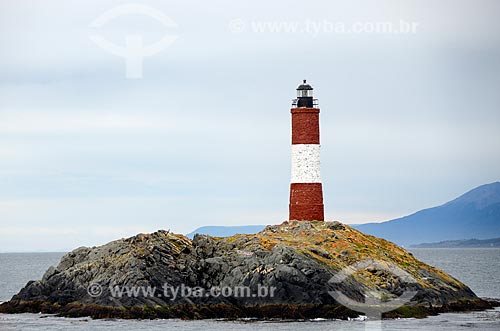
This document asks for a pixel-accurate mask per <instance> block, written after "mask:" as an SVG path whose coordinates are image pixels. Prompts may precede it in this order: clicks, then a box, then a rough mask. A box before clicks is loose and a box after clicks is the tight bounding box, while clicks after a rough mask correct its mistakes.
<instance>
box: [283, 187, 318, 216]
mask: <svg viewBox="0 0 500 331" xmlns="http://www.w3.org/2000/svg"><path fill="white" fill-rule="evenodd" d="M289 219H290V220H298V221H324V220H325V213H324V206H323V188H322V185H321V183H292V184H291V185H290V205H289Z"/></svg>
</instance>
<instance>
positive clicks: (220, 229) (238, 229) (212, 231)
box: [186, 225, 266, 239]
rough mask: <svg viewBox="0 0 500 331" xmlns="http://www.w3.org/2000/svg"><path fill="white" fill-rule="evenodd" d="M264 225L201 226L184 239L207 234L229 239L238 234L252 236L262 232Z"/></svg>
mask: <svg viewBox="0 0 500 331" xmlns="http://www.w3.org/2000/svg"><path fill="white" fill-rule="evenodd" d="M265 227H266V226H265V225H241V226H202V227H201V228H198V229H196V230H194V231H193V232H190V233H188V234H186V237H188V238H191V239H192V238H193V237H194V235H195V234H197V233H199V234H208V235H211V236H215V237H229V236H232V235H235V234H238V233H244V234H253V233H257V232H260V231H262V230H264V228H265Z"/></svg>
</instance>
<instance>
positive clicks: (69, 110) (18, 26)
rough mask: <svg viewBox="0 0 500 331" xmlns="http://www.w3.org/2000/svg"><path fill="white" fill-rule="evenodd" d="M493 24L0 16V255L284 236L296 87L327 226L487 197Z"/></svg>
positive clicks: (167, 10) (98, 4) (27, 11)
mask: <svg viewBox="0 0 500 331" xmlns="http://www.w3.org/2000/svg"><path fill="white" fill-rule="evenodd" d="M499 13H500V2H498V1H495V0H474V1H472V0H470V1H463V0H458V1H449V0H444V1H430V0H429V1H428V0H423V1H400V0H393V1H388V0H385V1H359V0H354V1H315V0H312V1H307V2H304V1H294V0H287V1H284V0H279V1H272V2H270V1H262V0H252V1H234V0H233V1H226V0H213V1H193V0H188V1H182V2H181V1H177V2H173V1H153V0H150V1H137V2H130V3H129V2H126V1H102V0H101V1H85V4H84V3H83V2H81V1H71V0H52V1H43V2H42V1H38V0H31V1H28V0H15V1H14V0H0V45H1V51H0V251H1V252H9V251H67V250H71V249H73V248H76V247H79V246H93V245H100V244H104V243H106V242H108V241H110V240H114V239H118V238H121V237H127V236H132V235H135V234H137V233H140V232H142V233H148V232H153V231H156V230H158V229H170V230H171V231H174V232H177V233H187V232H190V231H192V230H193V229H195V228H197V227H200V226H204V225H246V224H277V223H281V222H282V221H284V220H286V218H287V216H288V199H289V184H290V107H291V100H292V98H294V97H295V93H296V92H295V88H296V87H297V85H298V84H299V83H300V82H301V81H302V79H307V80H308V82H309V83H310V84H311V85H313V87H314V93H315V97H317V98H318V99H319V105H320V108H321V119H320V120H321V124H320V127H321V145H322V147H321V148H322V156H321V158H322V159H321V162H322V163H321V171H322V181H323V190H324V202H325V216H326V219H328V220H340V221H342V222H345V223H365V222H379V221H385V220H389V219H392V218H396V217H400V216H403V215H408V214H411V213H413V212H415V211H418V210H420V209H423V208H428V207H432V206H436V205H439V204H442V203H444V202H446V201H449V200H451V199H453V198H455V197H457V196H459V195H460V194H463V193H465V192H466V191H468V190H470V189H472V188H474V187H476V186H479V185H482V184H485V183H490V182H495V181H498V180H499V179H500V167H499V164H500V93H499V92H500V19H499V16H500V14H499ZM387 23H389V24H392V25H391V28H390V29H382V28H380V27H378V28H377V24H378V25H379V26H380V24H383V25H384V26H387ZM408 24H410V26H413V27H414V28H413V29H407V27H408ZM99 40H100V41H101V42H99ZM103 40H104V41H105V42H104V44H103V42H102V41H103ZM106 43H107V44H106ZM106 45H107V46H106ZM109 45H114V46H109ZM125 45H128V46H129V48H124V47H125ZM149 46H151V47H149ZM120 47H121V48H120ZM148 47H149V48H148ZM142 48H144V49H146V50H145V51H143V50H142ZM113 52H114V54H113ZM124 54H126V55H127V56H128V58H126V57H125V56H124ZM143 54H146V55H145V56H143ZM127 59H128V61H127Z"/></svg>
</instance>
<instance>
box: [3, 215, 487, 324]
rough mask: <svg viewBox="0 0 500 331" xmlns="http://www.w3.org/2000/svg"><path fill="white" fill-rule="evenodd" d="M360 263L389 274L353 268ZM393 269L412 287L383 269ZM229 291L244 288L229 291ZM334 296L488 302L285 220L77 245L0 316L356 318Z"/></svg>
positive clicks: (388, 256)
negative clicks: (221, 233) (248, 228)
mask: <svg viewBox="0 0 500 331" xmlns="http://www.w3.org/2000/svg"><path fill="white" fill-rule="evenodd" d="M361 261H377V263H378V265H386V266H387V267H388V268H386V269H380V268H374V267H367V268H364V269H363V270H352V267H351V266H353V265H355V264H356V263H358V262H361ZM394 267H395V268H398V269H400V270H403V271H404V272H405V273H406V274H407V275H410V276H411V278H412V280H413V281H412V282H408V281H407V280H404V279H401V277H397V276H395V275H394V274H392V273H391V272H389V271H390V270H391V268H394ZM350 268H351V269H350ZM345 270H348V271H349V274H346V275H345V277H344V278H343V279H342V282H332V277H333V279H335V276H336V275H338V274H339V272H344V271H345ZM354 271H355V272H354ZM213 288H217V289H218V292H217V293H213V292H212V290H213ZM137 289H140V290H137ZM221 289H222V292H224V290H225V289H232V291H231V290H230V291H226V292H227V293H221ZM235 289H239V290H241V289H243V291H242V292H241V293H239V294H240V295H236V294H238V293H237V292H236V290H235ZM262 289H265V291H262ZM167 290H168V291H167ZM333 290H335V291H340V292H342V293H343V294H345V295H346V296H348V297H349V298H352V299H354V300H357V301H359V302H363V300H367V298H368V297H370V296H373V297H374V298H377V299H379V300H380V302H385V301H390V300H392V299H394V298H398V297H399V296H400V295H401V294H403V293H405V292H406V291H412V292H413V293H415V294H414V295H413V296H412V298H411V300H410V299H409V301H408V302H406V303H405V304H404V305H403V306H401V307H399V308H397V309H395V310H393V311H390V312H385V313H384V317H425V316H427V315H430V314H436V313H440V312H447V311H464V310H475V309H488V308H492V307H493V306H495V305H496V303H495V302H491V301H485V300H483V299H480V298H478V297H477V296H476V295H475V294H474V293H473V292H472V291H471V289H469V288H468V287H467V286H466V285H464V284H463V283H461V282H460V281H458V280H456V279H454V278H453V277H451V276H450V275H448V274H446V273H445V272H443V271H441V270H439V269H437V268H434V267H432V266H429V265H426V264H425V263H423V262H420V261H418V260H417V259H415V258H414V257H413V255H412V254H411V253H409V252H407V251H405V250H404V249H403V248H401V247H399V246H397V245H395V244H393V243H391V242H389V241H386V240H384V239H380V238H376V237H374V236H371V235H366V234H363V233H362V232H360V231H358V230H355V229H353V228H351V227H349V226H347V225H344V224H342V223H339V222H316V221H313V222H300V221H289V222H284V223H282V224H280V225H272V226H267V227H266V228H265V229H264V230H263V231H261V232H259V233H257V234H252V235H247V234H237V235H234V236H230V237H211V236H206V235H196V236H195V237H194V238H193V240H190V239H188V238H187V237H185V236H183V235H179V234H174V233H170V232H169V231H164V230H160V231H157V232H155V233H152V234H139V235H136V236H134V237H131V238H126V239H120V240H116V241H113V242H110V243H108V244H105V245H103V246H98V247H91V248H88V247H81V248H78V249H75V250H74V251H72V252H70V253H67V254H66V255H65V256H63V258H62V259H61V261H60V263H59V265H58V266H57V267H55V268H54V267H50V268H49V269H48V270H47V271H46V272H45V274H44V275H43V278H42V279H41V280H38V281H30V282H28V284H27V285H26V286H25V287H24V288H23V289H21V291H20V292H19V293H18V294H16V295H15V296H13V297H12V299H11V300H10V301H8V302H5V303H3V304H2V305H0V312H1V313H21V312H36V313H38V312H42V313H55V314H59V315H60V316H69V317H77V316H91V317H94V318H108V317H114V318H184V319H199V318H261V319H265V318H279V319H308V318H348V317H356V316H358V315H359V314H360V313H359V312H356V311H353V310H351V309H349V308H347V307H345V306H343V305H341V304H339V302H338V301H337V300H336V299H335V298H334V296H332V295H331V293H332V291H333ZM134 291H135V292H134ZM176 291H177V292H176ZM261 292H265V293H261ZM241 294H244V295H241Z"/></svg>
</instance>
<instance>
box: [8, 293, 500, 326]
mask: <svg viewBox="0 0 500 331" xmlns="http://www.w3.org/2000/svg"><path fill="white" fill-rule="evenodd" d="M496 307H500V299H491V298H478V299H472V300H470V299H469V300H458V301H455V302H451V303H449V304H445V305H442V306H439V307H438V306H429V307H426V306H422V305H414V306H402V307H399V308H397V309H395V310H393V311H391V312H388V313H384V314H383V318H384V319H397V318H425V317H428V316H435V315H438V314H442V313H462V312H464V313H465V312H472V311H484V310H488V309H494V308H496ZM0 313H4V314H21V313H42V314H53V315H55V316H57V317H70V318H80V317H91V318H93V319H106V318H115V319H182V320H203V319H225V320H238V319H252V320H295V321H298V320H312V319H340V320H348V319H352V318H358V317H359V316H361V315H362V314H360V313H358V312H355V311H352V310H350V309H348V308H346V307H344V306H341V305H314V304H301V305H298V304H267V305H260V306H257V305H255V306H236V305H229V304H213V305H194V304H176V305H168V306H131V307H113V306H104V305H97V304H83V303H78V302H74V303H69V304H67V305H64V306H60V305H58V304H53V303H50V302H46V301H8V302H4V303H2V304H0Z"/></svg>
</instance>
